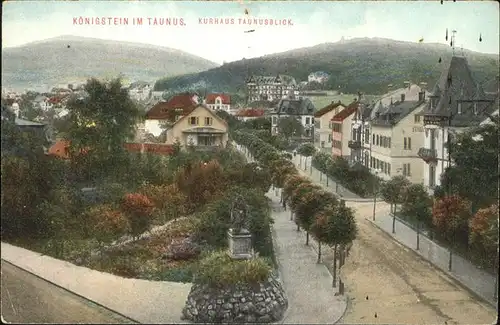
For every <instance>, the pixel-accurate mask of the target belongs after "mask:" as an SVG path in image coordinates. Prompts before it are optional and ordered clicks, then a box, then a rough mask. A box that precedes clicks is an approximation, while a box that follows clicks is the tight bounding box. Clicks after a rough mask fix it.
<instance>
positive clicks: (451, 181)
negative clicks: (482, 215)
mask: <svg viewBox="0 0 500 325" xmlns="http://www.w3.org/2000/svg"><path fill="white" fill-rule="evenodd" d="M498 128H499V126H498V124H496V123H495V124H493V125H484V126H480V127H478V128H475V129H472V130H471V131H470V132H465V133H462V134H458V135H457V136H456V137H455V139H452V141H451V143H450V144H448V145H447V146H448V147H449V148H450V153H451V159H452V160H453V165H452V166H451V167H449V168H447V169H446V170H445V172H444V173H443V175H442V179H441V184H442V185H441V187H442V188H443V189H445V190H446V191H447V192H451V193H452V194H456V195H458V196H460V197H463V198H466V199H467V200H469V201H470V202H471V204H472V212H473V213H474V212H475V211H477V210H478V209H479V208H482V207H488V206H490V205H491V204H494V203H495V202H496V201H497V198H498V178H499V171H498V168H496V166H498V136H499V133H498ZM492 166H495V167H492Z"/></svg>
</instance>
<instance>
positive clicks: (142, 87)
mask: <svg viewBox="0 0 500 325" xmlns="http://www.w3.org/2000/svg"><path fill="white" fill-rule="evenodd" d="M152 92H153V87H151V85H150V84H149V83H147V82H145V81H136V82H133V83H132V84H130V86H129V87H128V93H129V96H130V98H132V99H135V100H137V101H140V102H143V101H146V100H148V99H149V98H150V97H151V96H152Z"/></svg>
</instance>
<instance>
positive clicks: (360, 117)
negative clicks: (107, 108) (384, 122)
mask: <svg viewBox="0 0 500 325" xmlns="http://www.w3.org/2000/svg"><path fill="white" fill-rule="evenodd" d="M359 95H360V96H359V105H358V109H357V110H356V112H354V116H353V118H352V121H351V131H350V135H351V138H350V140H349V142H348V144H347V146H348V147H349V150H350V155H349V162H350V163H351V164H355V163H359V164H361V165H363V166H365V167H367V168H368V167H369V162H370V161H369V159H368V158H366V157H365V155H363V153H364V152H365V151H366V150H368V151H369V150H370V145H371V144H370V113H371V111H372V107H373V103H369V102H367V101H366V100H364V98H363V97H362V96H361V94H359ZM365 158H366V159H365Z"/></svg>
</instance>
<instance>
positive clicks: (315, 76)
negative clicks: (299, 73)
mask: <svg viewBox="0 0 500 325" xmlns="http://www.w3.org/2000/svg"><path fill="white" fill-rule="evenodd" d="M329 78H330V75H329V74H328V73H326V72H324V71H316V72H313V73H311V74H309V76H308V77H307V81H308V82H317V83H325V82H327V81H328V79H329Z"/></svg>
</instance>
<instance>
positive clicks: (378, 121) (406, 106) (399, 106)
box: [371, 101, 424, 126]
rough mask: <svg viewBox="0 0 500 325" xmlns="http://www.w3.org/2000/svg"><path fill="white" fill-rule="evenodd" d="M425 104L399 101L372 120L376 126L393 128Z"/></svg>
mask: <svg viewBox="0 0 500 325" xmlns="http://www.w3.org/2000/svg"><path fill="white" fill-rule="evenodd" d="M423 104H424V101H403V102H401V101H397V102H395V103H393V104H392V105H389V106H388V107H384V108H383V109H382V110H381V111H380V115H378V117H375V118H374V119H372V121H371V123H372V125H375V126H393V125H396V124H398V123H399V122H400V121H401V120H402V119H404V118H405V117H406V116H408V115H409V114H410V113H411V112H413V111H414V110H415V109H417V108H418V107H420V106H421V105H423Z"/></svg>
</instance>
